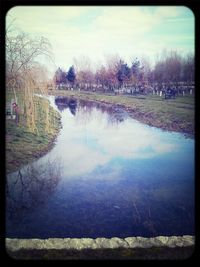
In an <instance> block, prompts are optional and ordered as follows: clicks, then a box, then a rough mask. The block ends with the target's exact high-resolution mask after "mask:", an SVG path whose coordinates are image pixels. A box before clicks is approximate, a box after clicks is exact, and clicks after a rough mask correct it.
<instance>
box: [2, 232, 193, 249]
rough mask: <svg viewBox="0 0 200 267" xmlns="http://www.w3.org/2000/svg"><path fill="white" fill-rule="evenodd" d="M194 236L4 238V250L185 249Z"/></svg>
mask: <svg viewBox="0 0 200 267" xmlns="http://www.w3.org/2000/svg"><path fill="white" fill-rule="evenodd" d="M194 241H195V239H194V236H189V235H184V236H157V237H151V238H145V237H140V236H138V237H127V238H118V237H113V238H96V239H92V238H48V239H17V238H6V248H7V249H8V250H11V251H17V250H20V249H38V250H41V249H69V250H70V249H75V250H82V249H102V248H103V249H104V248H111V249H115V248H151V247H171V248H173V247H185V246H192V245H194Z"/></svg>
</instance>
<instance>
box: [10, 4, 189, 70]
mask: <svg viewBox="0 0 200 267" xmlns="http://www.w3.org/2000/svg"><path fill="white" fill-rule="evenodd" d="M13 19H15V20H14V26H15V29H20V30H22V31H24V32H26V33H29V34H30V36H33V37H38V36H44V37H46V38H48V39H49V41H50V43H51V45H52V52H53V54H54V60H55V64H54V65H51V64H50V63H49V62H43V63H46V65H48V67H49V68H51V69H55V68H57V67H61V68H62V69H63V70H65V71H67V70H68V69H69V67H70V66H71V65H72V64H73V63H74V60H73V59H74V58H77V59H80V58H82V57H84V56H85V57H88V58H89V59H90V60H91V62H92V66H94V67H97V66H98V65H99V64H102V63H104V62H105V60H106V58H107V57H108V55H118V56H120V57H121V58H122V59H124V60H125V61H126V62H127V63H128V64H131V62H132V61H133V59H134V58H136V57H138V58H139V59H140V58H142V57H145V58H147V59H148V60H150V62H152V63H154V62H155V60H156V59H157V58H158V54H159V53H161V52H162V51H163V50H164V49H167V50H169V51H170V50H176V51H178V52H179V53H180V54H181V55H184V54H187V53H188V52H191V53H194V15H193V13H192V11H191V10H190V9H189V8H187V7H185V6H15V7H13V8H12V9H10V10H9V11H8V13H7V16H6V25H9V23H10V22H11V21H12V20H13Z"/></svg>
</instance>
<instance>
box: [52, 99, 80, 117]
mask: <svg viewBox="0 0 200 267" xmlns="http://www.w3.org/2000/svg"><path fill="white" fill-rule="evenodd" d="M55 104H56V106H57V107H58V110H59V111H61V112H62V111H63V110H64V109H66V108H69V110H70V111H71V114H73V115H76V108H77V100H76V99H74V98H73V97H71V98H67V97H63V96H58V97H56V98H55Z"/></svg>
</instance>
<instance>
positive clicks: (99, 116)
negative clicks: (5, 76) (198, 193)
mask: <svg viewBox="0 0 200 267" xmlns="http://www.w3.org/2000/svg"><path fill="white" fill-rule="evenodd" d="M49 99H50V102H51V105H53V106H54V107H55V108H56V109H57V110H58V111H59V112H60V113H61V115H62V126H63V127H62V129H61V131H60V134H59V135H58V138H57V140H56V144H55V147H54V148H53V149H52V150H51V151H50V152H49V153H48V154H47V155H46V156H44V157H42V158H41V159H39V160H38V161H37V162H36V163H35V165H36V167H35V170H34V172H33V171H32V172H31V176H30V175H28V174H27V170H26V168H24V169H23V170H21V173H14V174H12V175H9V176H8V187H7V202H6V203H7V216H6V236H7V237H18V238H48V237H92V238H96V237H114V236H117V237H128V236H144V237H151V236H158V235H193V234H194V140H193V139H191V138H186V137H184V136H183V135H182V134H179V133H174V132H167V131H162V130H160V129H158V128H154V127H149V126H147V125H144V124H141V123H139V122H138V121H136V120H134V119H132V118H130V117H129V116H128V114H127V113H126V112H125V111H124V110H123V109H122V108H121V107H115V108H114V107H112V106H105V105H104V106H102V105H100V104H95V103H92V102H87V101H80V100H79V101H76V100H73V99H72V100H70V99H67V98H65V99H63V98H62V99H61V98H57V99H56V100H55V98H54V97H53V96H52V97H50V98H49ZM47 163H48V164H47ZM37 166H38V167H37ZM41 166H48V168H46V167H41ZM29 174H30V169H29ZM33 174H34V175H33Z"/></svg>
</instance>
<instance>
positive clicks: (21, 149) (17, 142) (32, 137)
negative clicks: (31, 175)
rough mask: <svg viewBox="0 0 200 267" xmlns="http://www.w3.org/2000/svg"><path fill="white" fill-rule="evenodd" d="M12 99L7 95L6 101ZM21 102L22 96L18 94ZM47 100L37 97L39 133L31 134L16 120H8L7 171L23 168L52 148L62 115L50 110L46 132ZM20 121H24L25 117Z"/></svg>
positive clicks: (35, 100) (35, 101)
mask: <svg viewBox="0 0 200 267" xmlns="http://www.w3.org/2000/svg"><path fill="white" fill-rule="evenodd" d="M10 98H11V95H10V94H7V98H6V101H8V100H9V99H10ZM18 100H19V103H20V102H21V101H20V94H18ZM44 102H47V100H45V99H42V98H39V97H35V99H34V103H35V105H36V107H37V112H38V116H37V118H38V119H37V120H36V125H37V129H38V132H37V133H31V132H30V131H29V130H28V129H27V127H26V126H25V125H24V124H23V123H20V124H19V125H18V126H17V125H16V123H15V121H14V120H10V119H7V120H6V171H7V173H10V172H12V171H16V170H18V169H19V168H21V167H22V166H23V165H25V164H27V163H29V162H31V161H33V160H34V159H37V158H39V157H41V156H42V155H44V154H46V153H47V152H48V151H49V150H50V149H51V148H52V147H53V143H54V140H55V137H56V136H57V134H58V132H59V130H60V127H61V122H60V115H59V114H58V113H57V112H56V111H55V110H54V109H53V108H52V107H50V109H49V123H48V126H49V128H48V131H46V130H45V126H46V125H45V124H46V121H45V110H44V109H43V108H42V106H43V104H44ZM20 120H21V121H23V115H21V117H20Z"/></svg>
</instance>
